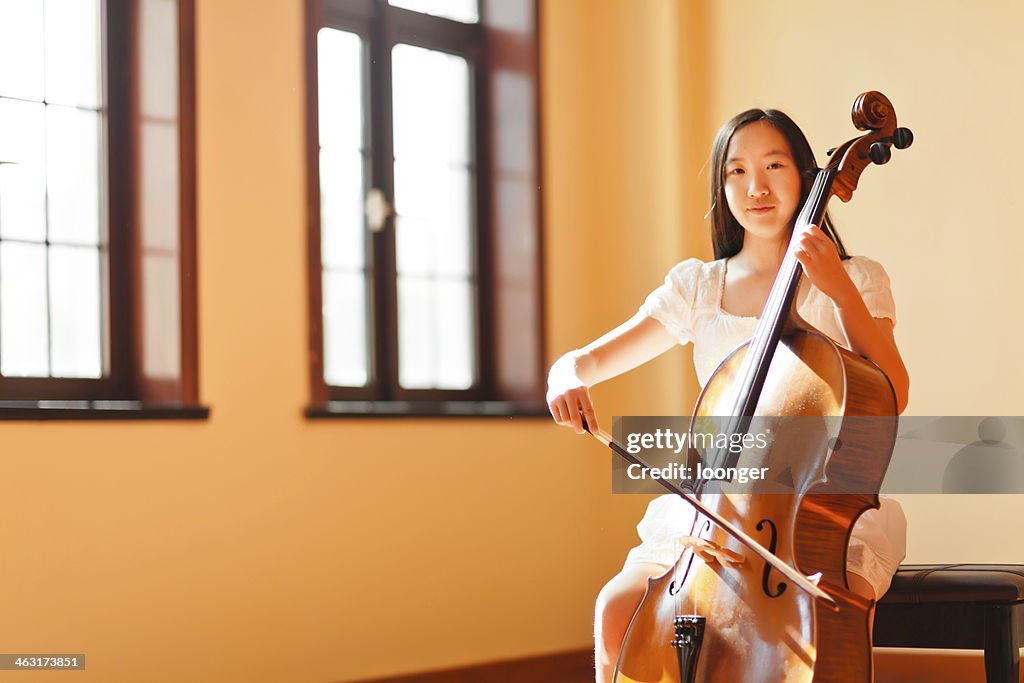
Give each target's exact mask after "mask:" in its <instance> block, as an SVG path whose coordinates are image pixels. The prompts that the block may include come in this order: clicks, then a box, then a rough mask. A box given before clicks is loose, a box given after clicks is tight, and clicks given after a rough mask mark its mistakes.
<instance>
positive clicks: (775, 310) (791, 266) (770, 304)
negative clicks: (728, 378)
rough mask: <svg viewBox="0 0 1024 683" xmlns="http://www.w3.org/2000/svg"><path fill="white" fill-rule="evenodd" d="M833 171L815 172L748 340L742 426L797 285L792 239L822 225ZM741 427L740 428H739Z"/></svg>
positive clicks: (799, 270)
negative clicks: (758, 317) (787, 244)
mask: <svg viewBox="0 0 1024 683" xmlns="http://www.w3.org/2000/svg"><path fill="white" fill-rule="evenodd" d="M835 173H836V172H835V170H833V169H831V168H826V169H822V170H819V171H818V173H817V175H815V177H814V185H813V186H812V187H811V191H810V193H809V194H808V195H807V199H806V200H805V201H804V204H803V206H802V207H801V209H800V213H799V214H797V218H796V221H795V222H794V224H793V225H794V227H793V235H792V237H791V238H790V246H789V248H788V249H786V256H785V258H783V260H782V265H781V266H780V267H779V273H778V275H776V276H775V284H773V285H772V289H771V292H770V293H769V294H768V300H767V301H766V302H765V305H764V310H763V311H761V319H760V320H759V321H758V324H757V329H756V330H755V331H754V337H753V339H752V340H751V343H750V351H749V352H748V354H747V359H746V370H745V372H744V373H743V379H742V384H741V387H740V391H739V392H738V393H737V398H736V405H735V406H734V410H733V415H734V416H736V417H737V418H742V419H743V420H744V426H745V423H746V422H749V418H750V417H752V416H753V415H754V410H755V409H756V408H757V401H758V399H759V398H760V397H761V389H762V388H763V387H764V380H765V377H767V375H768V368H769V366H770V365H771V362H772V357H773V356H774V355H775V348H776V347H777V346H778V343H779V338H780V337H781V336H782V331H783V330H784V329H785V327H786V322H787V320H789V316H790V311H791V310H792V308H793V302H794V300H795V299H796V293H797V289H798V288H799V287H800V277H801V276H802V275H803V267H802V266H801V265H800V262H799V261H797V260H796V257H795V256H794V255H793V242H794V241H795V240H796V239H797V238H798V235H799V234H800V232H802V230H803V229H804V228H806V227H807V226H809V225H818V226H820V225H821V220H822V217H823V216H824V215H825V209H826V208H827V207H828V200H829V197H830V196H831V190H832V182H833V180H835ZM737 426H738V427H739V425H737ZM740 428H741V429H742V427H740Z"/></svg>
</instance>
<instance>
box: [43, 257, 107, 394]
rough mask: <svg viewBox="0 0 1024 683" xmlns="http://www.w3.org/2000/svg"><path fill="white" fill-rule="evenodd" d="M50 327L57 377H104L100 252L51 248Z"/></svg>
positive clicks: (54, 371)
mask: <svg viewBox="0 0 1024 683" xmlns="http://www.w3.org/2000/svg"><path fill="white" fill-rule="evenodd" d="M50 324H51V325H52V329H53V333H52V335H51V339H52V341H53V354H52V355H53V368H52V370H51V372H52V373H53V375H54V376H55V377H100V376H101V375H102V361H101V348H102V345H101V341H102V336H101V334H102V333H101V327H100V325H101V321H100V250H99V249H97V248H95V247H63V246H54V247H50Z"/></svg>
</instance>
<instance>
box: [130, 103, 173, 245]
mask: <svg viewBox="0 0 1024 683" xmlns="http://www.w3.org/2000/svg"><path fill="white" fill-rule="evenodd" d="M139 130H140V135H141V140H140V141H141V144H140V146H139V147H140V149H139V166H140V176H141V178H140V181H139V185H140V187H139V196H140V199H141V201H140V204H141V206H140V207H139V215H140V218H141V221H142V224H141V225H140V226H139V227H140V229H141V233H142V247H143V249H145V250H147V251H154V250H156V251H163V252H165V253H172V252H177V250H178V237H179V225H180V210H179V206H180V201H181V195H180V192H179V187H178V178H179V175H180V172H179V167H178V126H177V125H176V124H175V123H168V122H164V121H156V122H150V121H144V122H142V123H141V124H140V126H139Z"/></svg>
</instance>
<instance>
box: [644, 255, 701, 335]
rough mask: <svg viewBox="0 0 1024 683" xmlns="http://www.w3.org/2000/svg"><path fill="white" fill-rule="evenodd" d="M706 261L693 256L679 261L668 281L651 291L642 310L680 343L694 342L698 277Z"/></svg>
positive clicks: (666, 277)
mask: <svg viewBox="0 0 1024 683" xmlns="http://www.w3.org/2000/svg"><path fill="white" fill-rule="evenodd" d="M702 265H703V263H702V262H701V261H700V260H699V259H695V258H691V259H687V260H685V261H683V262H682V263H678V264H676V265H675V266H674V267H673V268H672V270H670V271H669V272H668V275H666V276H665V282H664V283H663V284H662V285H661V286H660V287H658V288H657V289H656V290H654V291H653V292H651V293H650V294H649V295H648V296H647V299H646V300H645V301H644V303H643V305H642V306H640V312H641V313H644V314H646V315H648V316H650V317H651V318H654V319H655V320H657V321H659V322H660V323H661V324H662V325H664V326H665V329H666V330H668V333H669V334H671V335H672V336H673V337H675V339H676V341H678V342H679V343H680V344H688V343H690V342H692V341H693V338H694V333H693V327H694V325H693V322H694V308H695V301H696V297H697V279H698V277H699V276H700V270H701V266H702Z"/></svg>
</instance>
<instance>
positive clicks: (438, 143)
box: [392, 45, 471, 164]
mask: <svg viewBox="0 0 1024 683" xmlns="http://www.w3.org/2000/svg"><path fill="white" fill-rule="evenodd" d="M392 63H393V70H394V74H393V75H394V128H395V158H396V159H400V160H403V161H405V160H409V161H419V162H423V161H433V162H454V163H461V164H468V163H469V162H470V131H471V128H470V106H469V94H470V92H469V64H468V63H467V62H466V60H465V59H463V58H462V57H456V56H454V55H449V54H446V53H444V52H438V51H437V50H426V49H423V48H420V47H413V46H412V45H396V46H395V48H394V50H393V51H392Z"/></svg>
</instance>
